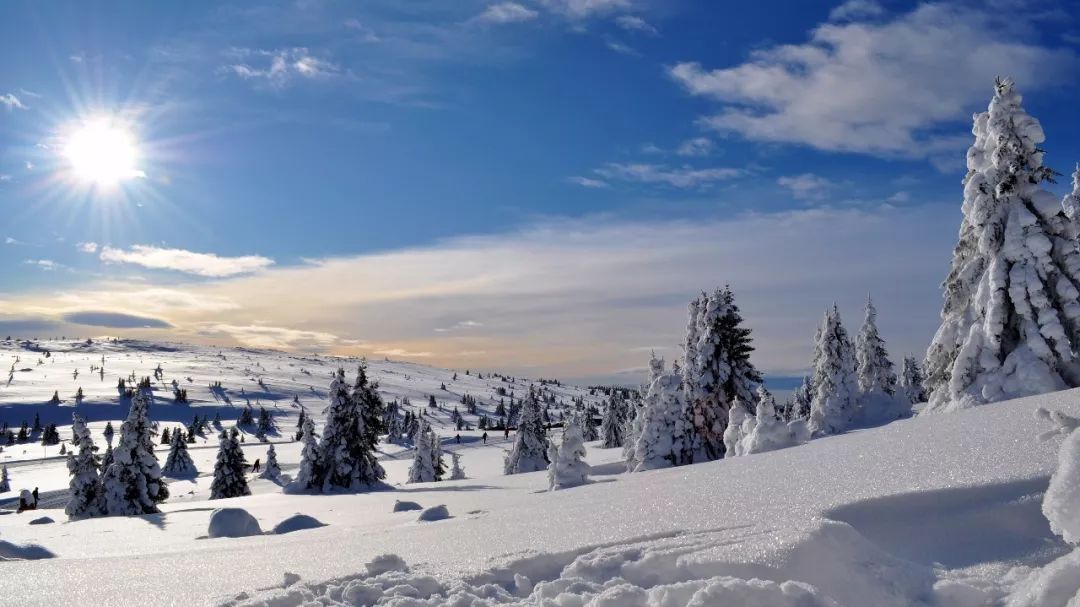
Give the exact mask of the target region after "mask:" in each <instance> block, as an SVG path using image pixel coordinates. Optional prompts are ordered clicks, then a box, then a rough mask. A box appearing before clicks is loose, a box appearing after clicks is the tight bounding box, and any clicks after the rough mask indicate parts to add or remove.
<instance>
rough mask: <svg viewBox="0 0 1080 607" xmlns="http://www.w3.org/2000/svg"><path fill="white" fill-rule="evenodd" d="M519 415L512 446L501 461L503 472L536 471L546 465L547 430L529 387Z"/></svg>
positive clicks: (536, 400) (537, 401) (534, 392)
mask: <svg viewBox="0 0 1080 607" xmlns="http://www.w3.org/2000/svg"><path fill="white" fill-rule="evenodd" d="M520 417H521V420H520V422H519V423H518V428H517V433H516V434H515V435H514V446H513V447H512V448H511V449H510V453H508V454H507V456H506V460H505V461H504V462H503V472H504V473H506V474H520V473H522V472H536V471H538V470H544V469H545V468H547V465H548V456H547V431H546V430H545V429H544V420H543V413H542V411H541V410H540V401H539V399H538V398H537V396H536V391H535V390H534V389H532V388H531V387H530V388H529V394H528V396H526V397H525V399H524V401H523V402H522V404H521V413H520Z"/></svg>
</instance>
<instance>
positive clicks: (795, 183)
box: [776, 173, 833, 200]
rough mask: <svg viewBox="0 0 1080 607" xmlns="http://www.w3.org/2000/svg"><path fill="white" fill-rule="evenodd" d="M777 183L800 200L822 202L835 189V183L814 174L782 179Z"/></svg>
mask: <svg viewBox="0 0 1080 607" xmlns="http://www.w3.org/2000/svg"><path fill="white" fill-rule="evenodd" d="M776 183H777V184H779V185H780V186H781V187H784V188H787V189H788V190H790V191H791V195H792V196H794V197H795V198H797V199H799V200H821V199H822V198H824V197H825V194H826V193H827V192H828V191H829V190H830V189H831V188H832V187H833V182H831V181H829V180H828V179H826V178H824V177H821V176H819V175H814V174H813V173H803V174H802V175H790V176H785V177H781V178H779V179H777V180H776Z"/></svg>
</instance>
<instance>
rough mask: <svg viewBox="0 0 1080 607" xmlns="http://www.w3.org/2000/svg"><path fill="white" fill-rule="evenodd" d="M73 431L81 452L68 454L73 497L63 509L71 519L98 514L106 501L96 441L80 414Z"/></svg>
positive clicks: (75, 419) (76, 416)
mask: <svg viewBox="0 0 1080 607" xmlns="http://www.w3.org/2000/svg"><path fill="white" fill-rule="evenodd" d="M71 432H72V434H74V438H75V440H74V441H73V442H74V443H75V447H77V448H78V452H77V453H76V452H75V450H74V449H73V450H72V453H70V454H69V455H68V458H67V469H68V474H70V475H71V481H70V482H69V483H68V487H69V488H70V491H71V498H70V499H69V500H68V503H67V506H66V507H65V508H64V513H65V514H67V515H68V517H70V518H72V519H80V518H87V517H91V516H98V515H100V514H102V513H103V512H104V506H105V504H104V500H103V493H102V487H101V476H100V475H99V474H98V461H97V457H96V456H95V455H94V441H93V440H91V438H90V431H89V430H87V428H86V422H85V421H83V418H81V417H79V416H78V415H73V416H72V427H71ZM5 472H6V470H5ZM5 476H6V475H5Z"/></svg>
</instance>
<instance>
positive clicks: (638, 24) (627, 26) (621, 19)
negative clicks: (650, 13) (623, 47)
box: [615, 15, 660, 36]
mask: <svg viewBox="0 0 1080 607" xmlns="http://www.w3.org/2000/svg"><path fill="white" fill-rule="evenodd" d="M615 25H618V26H619V27H620V28H622V29H624V30H626V31H628V32H637V33H641V34H645V35H648V36H659V35H660V30H658V29H657V28H656V26H654V25H653V24H651V23H649V22H648V21H646V20H644V19H642V18H641V17H638V16H636V15H619V16H618V17H616V18H615Z"/></svg>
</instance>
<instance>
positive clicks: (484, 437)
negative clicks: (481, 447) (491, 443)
mask: <svg viewBox="0 0 1080 607" xmlns="http://www.w3.org/2000/svg"><path fill="white" fill-rule="evenodd" d="M480 438H482V439H484V444H485V445H486V444H487V432H485V433H484V434H483V435H481V436H480Z"/></svg>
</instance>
